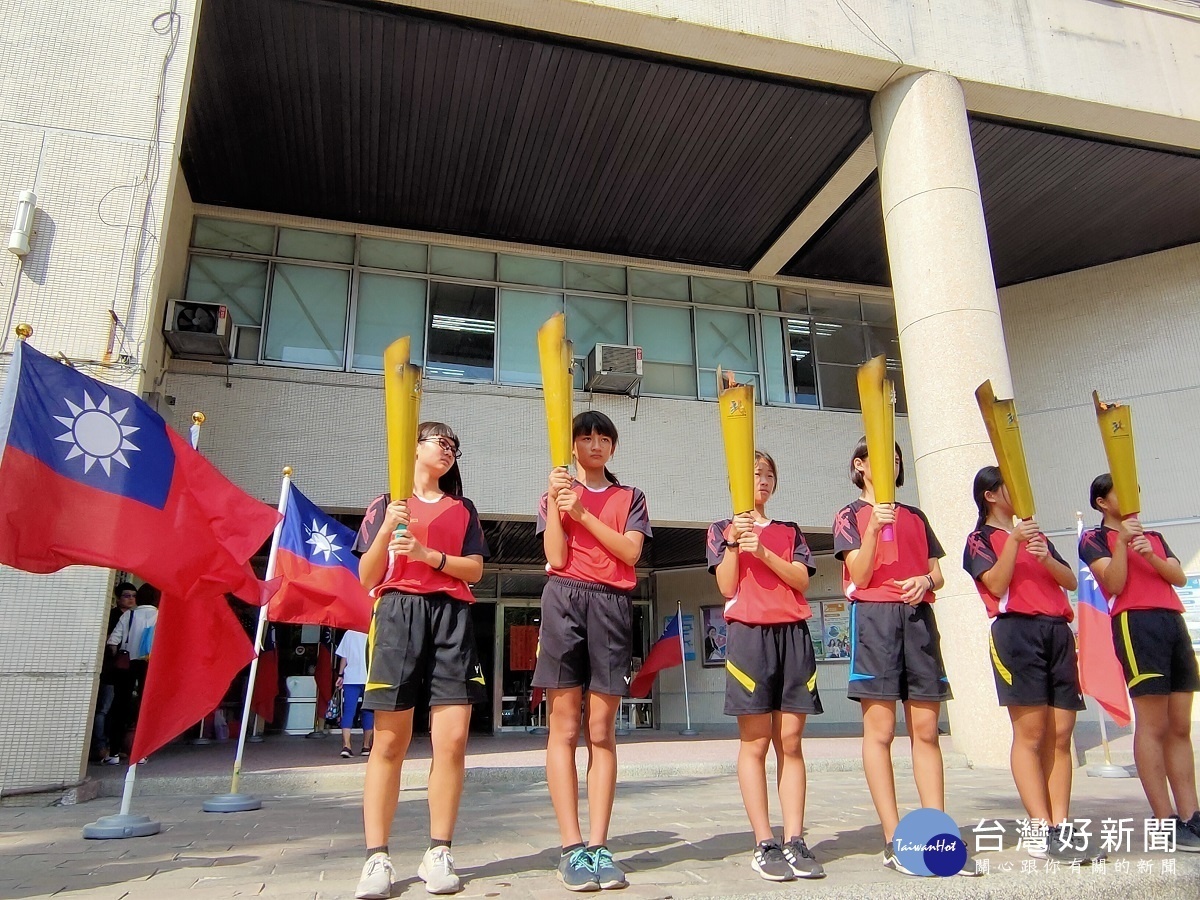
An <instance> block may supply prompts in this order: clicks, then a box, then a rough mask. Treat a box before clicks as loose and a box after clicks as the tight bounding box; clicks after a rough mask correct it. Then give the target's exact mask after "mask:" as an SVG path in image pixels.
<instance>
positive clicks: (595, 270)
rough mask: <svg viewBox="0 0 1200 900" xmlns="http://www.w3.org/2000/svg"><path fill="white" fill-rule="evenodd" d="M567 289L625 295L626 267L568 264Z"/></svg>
mask: <svg viewBox="0 0 1200 900" xmlns="http://www.w3.org/2000/svg"><path fill="white" fill-rule="evenodd" d="M567 287H568V288H570V289H571V290H575V291H594V292H596V293H599V294H623V293H625V267H624V266H599V265H593V264H591V263H567Z"/></svg>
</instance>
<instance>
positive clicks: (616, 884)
mask: <svg viewBox="0 0 1200 900" xmlns="http://www.w3.org/2000/svg"><path fill="white" fill-rule="evenodd" d="M592 865H593V866H594V867H595V872H596V881H598V882H599V883H600V889H601V890H605V891H609V890H612V889H613V888H623V887H627V886H628V885H629V882H628V881H627V880H626V878H625V872H624V870H622V869H621V867H620V866H618V865H617V862H616V860H614V859H613V855H612V854H611V853H609V852H608V848H607V847H597V848H596V849H595V850H593V851H592Z"/></svg>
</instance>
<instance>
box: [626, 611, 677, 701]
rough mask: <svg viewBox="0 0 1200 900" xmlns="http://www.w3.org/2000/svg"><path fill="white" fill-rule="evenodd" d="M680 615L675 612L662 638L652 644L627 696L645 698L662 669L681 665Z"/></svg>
mask: <svg viewBox="0 0 1200 900" xmlns="http://www.w3.org/2000/svg"><path fill="white" fill-rule="evenodd" d="M679 619H680V614H679V613H678V612H677V613H675V615H673V616H671V618H670V620H669V621H668V622H667V627H666V628H664V629H663V633H662V636H661V637H659V639H658V640H657V641H655V642H654V646H653V647H651V648H650V652H649V653H647V654H646V661H645V662H644V663H642V667H641V669H639V670H638V673H637V677H636V678H634V679H633V684H631V685H630V686H629V696H631V697H645V696H648V695H649V693H650V688H652V687H654V679H655V677H656V676H657V675H658V673H659V672H661V671H662V670H663V669H670V668H672V667H674V666H682V665H683V634H682V633H681V631H680V623H679Z"/></svg>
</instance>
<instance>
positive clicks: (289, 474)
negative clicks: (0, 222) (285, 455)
mask: <svg viewBox="0 0 1200 900" xmlns="http://www.w3.org/2000/svg"><path fill="white" fill-rule="evenodd" d="M283 477H284V478H291V477H292V467H291V466H284V467H283Z"/></svg>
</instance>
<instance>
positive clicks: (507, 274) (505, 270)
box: [500, 253, 563, 288]
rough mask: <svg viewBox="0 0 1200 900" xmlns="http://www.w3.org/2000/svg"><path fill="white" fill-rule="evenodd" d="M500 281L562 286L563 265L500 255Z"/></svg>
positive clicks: (552, 261) (552, 260) (548, 261)
mask: <svg viewBox="0 0 1200 900" xmlns="http://www.w3.org/2000/svg"><path fill="white" fill-rule="evenodd" d="M500 280H501V281H507V282H509V283H511V284H536V285H541V286H542V287H556V288H560V287H562V286H563V264H562V262H560V261H559V260H557V259H532V258H530V257H528V256H508V255H506V254H503V253H502V254H501V255H500Z"/></svg>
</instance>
